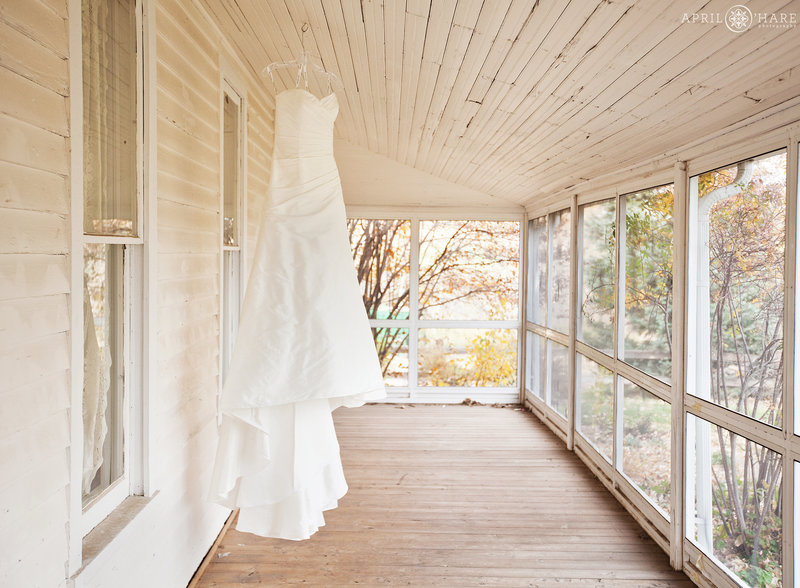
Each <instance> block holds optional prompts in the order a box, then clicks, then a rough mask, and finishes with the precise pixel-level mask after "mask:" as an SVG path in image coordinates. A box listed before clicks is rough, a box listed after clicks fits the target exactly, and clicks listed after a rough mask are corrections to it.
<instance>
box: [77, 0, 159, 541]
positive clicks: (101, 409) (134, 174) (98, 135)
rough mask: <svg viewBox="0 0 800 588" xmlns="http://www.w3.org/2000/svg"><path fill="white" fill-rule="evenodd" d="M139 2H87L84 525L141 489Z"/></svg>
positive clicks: (84, 47)
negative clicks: (139, 414)
mask: <svg viewBox="0 0 800 588" xmlns="http://www.w3.org/2000/svg"><path fill="white" fill-rule="evenodd" d="M139 10H140V8H139V7H137V3H136V2H135V0H116V1H115V2H106V1H105V0H83V2H82V5H81V33H82V34H81V39H82V41H81V42H82V82H83V83H82V86H83V87H82V90H83V91H82V96H83V98H82V101H83V125H82V127H83V128H82V131H83V149H82V159H83V170H82V171H83V207H82V208H83V231H82V233H83V236H82V239H81V241H82V243H81V245H82V252H81V253H82V261H83V286H82V298H83V304H82V308H83V390H82V406H81V414H82V424H83V452H82V453H83V460H82V471H81V503H82V508H83V513H84V516H83V531H84V533H85V532H88V531H89V530H90V529H91V528H93V527H94V526H95V525H96V524H97V523H98V522H100V521H101V520H102V519H103V518H105V516H106V515H107V514H108V513H109V512H110V511H111V510H112V509H113V508H114V507H116V506H117V505H118V504H119V503H120V502H121V501H122V500H123V499H124V498H125V497H127V496H129V495H131V494H139V493H141V491H142V487H141V471H140V467H139V466H140V464H141V457H140V451H139V449H140V448H141V434H140V432H139V430H140V429H139V423H140V420H139V417H138V416H137V415H138V411H139V410H140V408H141V401H140V396H141V387H142V379H141V375H142V371H141V365H142V339H141V331H142V312H141V304H142V297H143V296H142V258H143V255H142V247H143V239H142V235H143V232H142V229H143V227H142V224H143V223H142V219H143V214H142V208H143V206H142V194H143V182H142V177H143V174H142V164H141V161H142V157H141V149H142V144H143V141H142V136H143V132H142V124H141V121H142V116H141V105H142V99H141V96H142V93H141V88H142V81H141V80H142V73H141V72H142V61H141V45H142V38H141V35H140V34H139V33H140V30H141V26H140V24H139V23H140V19H141V17H140V15H139ZM75 253H76V254H78V252H77V251H76V252H75ZM78 292H80V291H79V290H77V288H76V295H78ZM137 448H138V449H137Z"/></svg>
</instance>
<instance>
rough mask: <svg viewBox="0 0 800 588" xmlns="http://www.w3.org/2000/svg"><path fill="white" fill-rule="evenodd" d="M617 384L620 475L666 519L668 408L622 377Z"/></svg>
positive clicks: (669, 414) (668, 473) (668, 461)
mask: <svg viewBox="0 0 800 588" xmlns="http://www.w3.org/2000/svg"><path fill="white" fill-rule="evenodd" d="M620 382H621V383H622V385H623V399H622V407H621V408H622V411H620V412H621V413H622V472H623V473H624V474H625V475H626V476H627V477H628V478H630V480H631V481H632V482H633V483H634V484H635V485H636V486H637V487H638V488H639V490H640V491H641V492H642V493H643V494H644V495H645V496H647V497H648V498H649V499H650V500H651V501H652V502H653V503H654V504H655V505H656V506H657V507H658V508H659V509H660V510H661V511H662V512H663V513H664V516H666V517H667V518H669V515H668V514H667V513H668V512H669V506H670V432H671V430H672V425H671V409H670V405H669V404H668V403H667V402H664V401H663V400H661V399H660V398H658V397H657V396H655V395H654V394H651V393H650V392H648V391H647V390H645V389H643V388H640V387H639V386H636V385H635V384H632V383H630V382H628V381H626V380H625V379H623V378H620Z"/></svg>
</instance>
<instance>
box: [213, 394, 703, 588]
mask: <svg viewBox="0 0 800 588" xmlns="http://www.w3.org/2000/svg"><path fill="white" fill-rule="evenodd" d="M335 417H336V428H337V431H338V434H339V439H340V443H341V446H342V459H343V462H344V467H345V474H346V476H347V479H348V483H349V486H350V491H349V493H348V494H347V496H345V497H344V499H342V501H341V502H340V505H339V508H337V509H336V510H333V511H329V512H328V513H326V515H325V519H326V521H327V525H326V526H325V527H323V528H322V529H321V530H320V532H319V533H317V534H316V535H315V536H314V537H312V538H311V539H310V540H308V541H304V542H291V541H283V540H275V539H263V538H259V537H255V536H253V535H249V534H244V533H239V532H237V531H235V530H230V531H229V532H228V533H227V535H226V536H225V537H224V538H223V540H222V543H221V545H220V546H219V548H218V549H217V551H216V553H215V554H214V557H213V559H212V562H211V564H210V565H209V566H208V567H207V569H206V570H205V573H204V574H203V576H202V578H201V580H200V582H199V586H203V587H208V586H235V585H239V584H254V583H256V584H257V583H261V584H262V585H268V586H299V585H303V586H352V585H361V586H382V585H386V584H390V585H402V586H425V587H427V586H431V587H433V586H451V587H456V588H467V587H469V586H541V587H549V586H558V587H564V586H592V587H606V586H607V587H616V588H633V587H637V588H645V587H647V588H656V587H667V586H669V587H686V588H689V587H691V586H694V585H693V584H692V583H691V582H690V581H689V580H688V579H687V578H686V576H684V575H683V574H681V573H678V572H674V571H672V570H671V569H670V567H669V562H668V558H667V556H666V555H665V554H664V553H663V552H662V551H661V550H660V549H659V548H658V547H657V546H656V545H655V543H653V541H652V540H650V539H649V538H648V537H647V536H646V535H645V533H644V532H643V531H642V530H641V529H640V528H639V527H638V526H637V525H636V523H634V521H633V519H632V518H631V517H630V516H629V515H628V514H627V513H626V512H625V511H624V510H623V509H622V507H621V506H619V504H618V503H617V502H616V501H615V500H614V499H613V498H612V497H611V495H610V494H609V493H608V492H607V491H606V490H605V489H604V488H603V487H602V485H601V484H600V483H599V482H598V481H597V480H596V479H595V478H593V477H592V475H591V474H590V473H589V472H588V471H587V470H586V468H585V467H584V466H583V465H582V464H581V463H580V461H579V460H578V458H577V457H576V456H575V455H573V454H572V453H570V452H568V451H566V449H564V446H563V444H562V443H561V442H560V441H558V440H557V439H556V438H555V437H554V436H553V435H552V434H551V433H550V432H549V431H548V430H547V429H545V427H544V426H543V425H541V424H540V423H539V422H538V421H537V420H536V418H535V417H533V416H532V415H531V414H529V413H526V412H522V411H521V410H514V409H510V408H492V407H484V406H473V407H467V406H447V407H444V406H420V405H417V406H407V407H404V408H400V407H397V406H391V405H375V406H365V407H362V408H358V409H339V410H338V411H337V412H336V414H335Z"/></svg>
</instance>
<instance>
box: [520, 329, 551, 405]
mask: <svg viewBox="0 0 800 588" xmlns="http://www.w3.org/2000/svg"><path fill="white" fill-rule="evenodd" d="M527 337H528V339H527V345H526V348H527V357H526V374H527V381H526V384H525V386H526V388H527V389H528V390H529V391H530V392H531V393H532V394H533V395H534V396H536V397H537V398H542V399H544V391H545V387H546V386H547V380H546V375H547V340H546V339H545V338H544V337H540V336H539V335H537V334H536V333H532V332H531V331H528V332H527Z"/></svg>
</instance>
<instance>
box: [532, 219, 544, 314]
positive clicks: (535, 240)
mask: <svg viewBox="0 0 800 588" xmlns="http://www.w3.org/2000/svg"><path fill="white" fill-rule="evenodd" d="M546 313H547V217H546V216H542V217H539V218H535V219H533V220H530V221H528V315H527V319H528V320H529V321H530V322H532V323H536V324H537V325H546V324H547V323H546V321H545V316H546Z"/></svg>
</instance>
